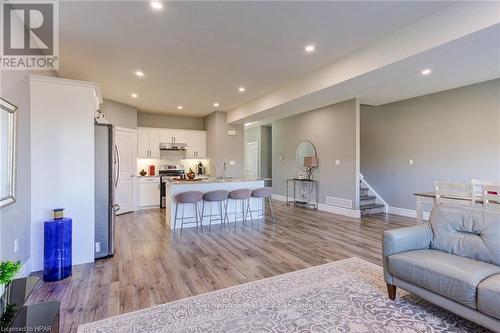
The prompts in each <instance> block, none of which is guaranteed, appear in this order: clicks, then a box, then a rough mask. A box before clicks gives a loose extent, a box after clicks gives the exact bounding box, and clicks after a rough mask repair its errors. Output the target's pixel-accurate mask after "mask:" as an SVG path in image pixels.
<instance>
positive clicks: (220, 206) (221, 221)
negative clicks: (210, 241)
mask: <svg viewBox="0 0 500 333" xmlns="http://www.w3.org/2000/svg"><path fill="white" fill-rule="evenodd" d="M219 216H220V229H221V230H222V227H223V226H224V223H225V222H226V220H225V219H224V220H223V219H222V201H219Z"/></svg>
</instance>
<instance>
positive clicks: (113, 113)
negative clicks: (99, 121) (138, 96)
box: [101, 99, 137, 129]
mask: <svg viewBox="0 0 500 333" xmlns="http://www.w3.org/2000/svg"><path fill="white" fill-rule="evenodd" d="M101 111H102V112H104V114H105V115H106V119H107V120H109V122H110V123H112V124H114V125H116V126H119V127H126V128H131V129H136V128H137V109H136V108H134V107H133V106H130V105H127V104H123V103H120V102H115V101H112V100H110V99H105V100H104V103H103V104H102V106H101Z"/></svg>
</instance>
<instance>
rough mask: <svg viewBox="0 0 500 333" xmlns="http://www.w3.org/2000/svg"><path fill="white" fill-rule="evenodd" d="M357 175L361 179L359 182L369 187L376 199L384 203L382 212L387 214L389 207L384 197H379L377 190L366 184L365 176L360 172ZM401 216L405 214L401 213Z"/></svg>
mask: <svg viewBox="0 0 500 333" xmlns="http://www.w3.org/2000/svg"><path fill="white" fill-rule="evenodd" d="M359 176H360V180H361V182H362V183H363V185H365V186H366V187H368V189H369V190H370V191H371V192H372V193H373V194H374V195H375V196H376V197H377V200H379V201H380V202H382V204H383V205H384V212H385V213H386V214H388V213H389V209H390V207H389V205H388V204H387V202H385V200H384V199H383V198H382V197H381V196H380V195H379V194H378V193H377V191H375V190H374V189H373V187H371V186H370V184H368V183H367V182H366V180H365V176H363V174H361V173H360V174H359ZM396 215H399V214H396ZM402 216H405V215H402Z"/></svg>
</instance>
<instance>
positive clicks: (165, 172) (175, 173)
mask: <svg viewBox="0 0 500 333" xmlns="http://www.w3.org/2000/svg"><path fill="white" fill-rule="evenodd" d="M158 173H159V174H160V208H165V207H166V202H165V201H166V194H167V188H166V183H167V182H168V180H169V179H173V178H177V177H180V176H182V175H184V167H183V166H182V165H161V166H160V169H159V170H158Z"/></svg>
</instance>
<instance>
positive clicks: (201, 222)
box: [200, 200, 205, 230]
mask: <svg viewBox="0 0 500 333" xmlns="http://www.w3.org/2000/svg"><path fill="white" fill-rule="evenodd" d="M203 217H205V200H203V203H202V204H201V219H200V224H201V230H203Z"/></svg>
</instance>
